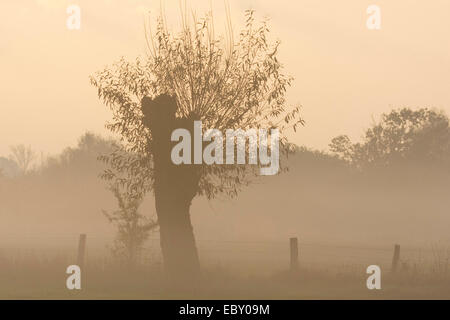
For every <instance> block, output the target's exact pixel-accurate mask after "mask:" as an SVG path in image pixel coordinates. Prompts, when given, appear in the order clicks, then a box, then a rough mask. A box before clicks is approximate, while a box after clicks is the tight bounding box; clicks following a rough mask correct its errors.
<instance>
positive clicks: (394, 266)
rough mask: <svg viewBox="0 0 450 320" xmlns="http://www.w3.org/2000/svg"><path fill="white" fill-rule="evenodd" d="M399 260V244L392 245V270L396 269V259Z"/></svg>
mask: <svg viewBox="0 0 450 320" xmlns="http://www.w3.org/2000/svg"><path fill="white" fill-rule="evenodd" d="M399 260H400V245H399V244H396V245H395V246H394V256H393V257H392V272H396V271H397V266H398V261H399Z"/></svg>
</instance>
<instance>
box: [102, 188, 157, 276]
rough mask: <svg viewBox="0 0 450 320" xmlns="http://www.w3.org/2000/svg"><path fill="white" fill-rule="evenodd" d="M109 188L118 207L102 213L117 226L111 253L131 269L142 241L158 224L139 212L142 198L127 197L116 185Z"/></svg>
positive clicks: (138, 253)
mask: <svg viewBox="0 0 450 320" xmlns="http://www.w3.org/2000/svg"><path fill="white" fill-rule="evenodd" d="M110 190H111V191H112V193H113V194H114V197H115V198H116V200H117V204H118V207H119V208H118V210H115V211H113V212H108V211H106V210H103V214H104V215H105V216H106V217H107V218H108V220H109V221H110V222H111V223H112V224H114V225H115V226H116V227H117V237H116V240H115V242H114V246H113V248H112V250H113V254H114V255H115V256H116V257H118V258H120V259H123V260H124V261H125V262H126V264H127V266H128V267H129V268H131V269H132V268H134V267H135V266H136V263H137V259H138V257H139V256H140V254H141V251H142V248H143V245H144V242H145V241H146V240H147V239H148V237H149V236H150V233H151V232H152V231H154V230H155V229H156V228H157V226H158V224H157V223H156V222H155V221H153V220H152V219H150V218H148V217H146V216H143V215H141V214H140V213H139V206H140V205H141V203H142V200H143V199H142V198H140V197H129V195H128V194H127V193H124V192H121V191H120V187H118V186H111V187H110Z"/></svg>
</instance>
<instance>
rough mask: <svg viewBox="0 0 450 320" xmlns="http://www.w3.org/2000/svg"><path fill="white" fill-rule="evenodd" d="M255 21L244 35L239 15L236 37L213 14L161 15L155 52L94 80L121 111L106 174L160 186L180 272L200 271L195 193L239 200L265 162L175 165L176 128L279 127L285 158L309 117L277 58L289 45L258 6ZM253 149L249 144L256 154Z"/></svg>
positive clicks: (164, 227) (162, 218)
mask: <svg viewBox="0 0 450 320" xmlns="http://www.w3.org/2000/svg"><path fill="white" fill-rule="evenodd" d="M228 17H229V15H228ZM245 18H246V20H245V27H244V28H243V30H242V31H241V32H240V34H239V38H238V40H237V41H235V40H234V37H233V32H232V29H231V23H230V22H229V21H230V19H229V18H228V28H227V33H226V35H225V36H222V37H215V35H214V27H213V19H212V14H210V13H208V14H207V15H206V16H205V18H203V19H200V20H196V19H195V18H193V19H192V21H191V22H190V23H188V22H187V19H183V27H182V30H181V31H180V32H179V33H176V34H174V33H172V32H170V31H169V30H168V28H167V26H166V23H165V20H164V18H163V16H162V15H161V16H160V17H159V18H158V19H157V26H156V29H155V31H154V32H150V33H149V35H148V36H147V44H148V47H149V54H148V55H147V56H146V57H145V58H137V59H136V60H135V61H133V62H129V61H126V60H125V59H123V58H122V59H121V60H120V61H118V62H117V63H115V64H113V66H112V67H108V68H106V69H105V70H103V71H100V72H98V73H96V74H95V75H94V76H92V77H91V83H92V84H93V85H94V86H95V87H96V88H97V89H98V96H99V98H100V99H101V100H103V102H104V103H105V104H106V105H107V106H109V107H110V109H111V110H112V113H113V120H112V122H110V123H108V124H107V125H106V126H107V128H108V129H109V130H111V131H112V132H114V133H118V134H120V137H121V142H122V146H121V148H118V149H117V150H115V151H114V152H113V153H112V154H110V155H108V156H105V157H103V160H104V161H105V162H107V163H108V164H109V166H110V168H109V169H108V170H106V171H105V173H104V175H103V177H104V178H105V179H107V180H113V181H115V182H116V183H120V184H121V185H122V186H124V187H125V188H126V189H128V190H129V192H130V194H138V193H146V192H149V191H153V192H154V195H155V205H156V211H157V216H158V223H159V227H160V239H161V249H162V254H163V260H164V265H165V269H166V271H168V273H169V274H170V275H172V276H181V277H192V275H195V274H198V272H199V270H200V269H199V262H198V255H197V249H196V245H195V240H194V234H193V230H192V225H191V221H190V213H189V208H190V205H191V202H192V199H193V198H194V197H195V196H206V197H207V198H208V199H211V198H214V197H216V196H217V195H219V194H225V195H227V196H231V197H234V196H236V195H237V194H238V192H239V191H240V190H241V188H242V187H243V186H245V185H248V184H249V183H250V182H251V181H252V179H253V178H254V177H255V175H257V174H258V172H259V171H257V170H258V169H259V166H260V165H253V166H248V165H247V166H246V165H233V164H229V165H221V164H212V165H205V164H202V165H199V164H192V165H188V164H180V165H175V164H174V163H173V162H172V161H171V158H170V152H171V149H172V147H173V145H174V143H173V142H172V141H171V133H172V132H173V130H174V129H176V128H185V129H187V130H189V131H190V132H192V130H193V122H194V121H196V120H200V121H202V125H203V128H205V129H207V128H214V129H218V130H220V131H222V132H225V131H226V129H235V130H238V129H242V130H247V129H258V128H265V129H273V128H276V129H278V130H279V134H280V152H281V154H282V155H283V154H287V153H289V152H290V151H291V150H290V144H289V143H288V141H287V138H286V136H285V132H286V130H287V129H289V128H290V129H293V130H296V127H297V126H298V125H299V124H303V121H302V120H301V118H300V114H299V107H298V106H297V107H292V108H288V107H287V102H286V98H285V94H286V90H287V88H288V87H289V86H290V85H291V82H292V77H290V76H288V75H286V74H285V73H284V71H283V66H282V64H281V63H280V62H279V61H278V59H277V49H278V46H279V42H278V41H277V42H274V43H272V42H270V41H269V40H268V34H269V29H268V25H267V21H263V22H262V23H260V24H258V23H256V22H255V18H254V12H253V11H246V14H245ZM211 140H213V139H211ZM202 147H203V146H202ZM248 151H249V148H248V145H247V148H245V153H246V157H247V158H248V155H249V154H248ZM283 169H284V168H283Z"/></svg>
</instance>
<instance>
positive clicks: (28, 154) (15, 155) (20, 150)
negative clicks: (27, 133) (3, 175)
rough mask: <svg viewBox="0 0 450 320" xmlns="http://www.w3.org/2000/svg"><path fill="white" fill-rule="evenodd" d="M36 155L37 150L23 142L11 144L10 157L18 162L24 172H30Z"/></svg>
mask: <svg viewBox="0 0 450 320" xmlns="http://www.w3.org/2000/svg"><path fill="white" fill-rule="evenodd" d="M36 157H37V156H36V152H34V151H33V150H32V149H31V146H25V145H23V144H19V145H16V146H11V155H10V159H11V160H13V161H14V162H15V163H16V164H17V166H18V167H19V169H20V172H21V173H22V174H26V173H27V172H28V170H29V169H30V167H31V164H32V163H33V162H34V161H35V160H36Z"/></svg>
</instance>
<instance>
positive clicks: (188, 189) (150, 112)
mask: <svg viewBox="0 0 450 320" xmlns="http://www.w3.org/2000/svg"><path fill="white" fill-rule="evenodd" d="M176 108H177V106H176V100H175V99H174V98H172V97H170V96H166V95H162V96H158V97H157V98H155V99H154V100H152V99H150V98H147V97H145V98H144V99H143V100H142V111H143V114H144V119H143V122H144V125H146V126H147V127H148V128H149V129H150V133H151V135H152V140H151V142H150V143H149V149H150V150H149V151H150V152H151V154H152V155H153V168H154V185H153V188H154V193H155V205H156V212H157V215H158V223H159V229H160V239H161V250H162V255H163V260H164V268H165V270H166V272H167V273H168V275H169V276H170V277H171V278H172V279H174V280H177V281H183V280H194V279H196V278H197V276H198V275H199V274H200V263H199V259H198V253H197V247H196V245H195V239H194V232H193V229H192V225H191V218H190V214H189V208H190V206H191V202H192V199H193V198H194V197H195V195H196V194H197V192H198V189H199V180H200V170H199V166H195V165H184V164H182V165H175V164H173V162H172V160H171V157H170V154H171V150H172V146H173V145H174V143H172V142H171V134H172V132H173V130H175V129H177V128H185V129H187V130H190V131H191V133H192V132H193V122H194V119H186V118H182V119H179V118H176V117H175V112H176Z"/></svg>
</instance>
